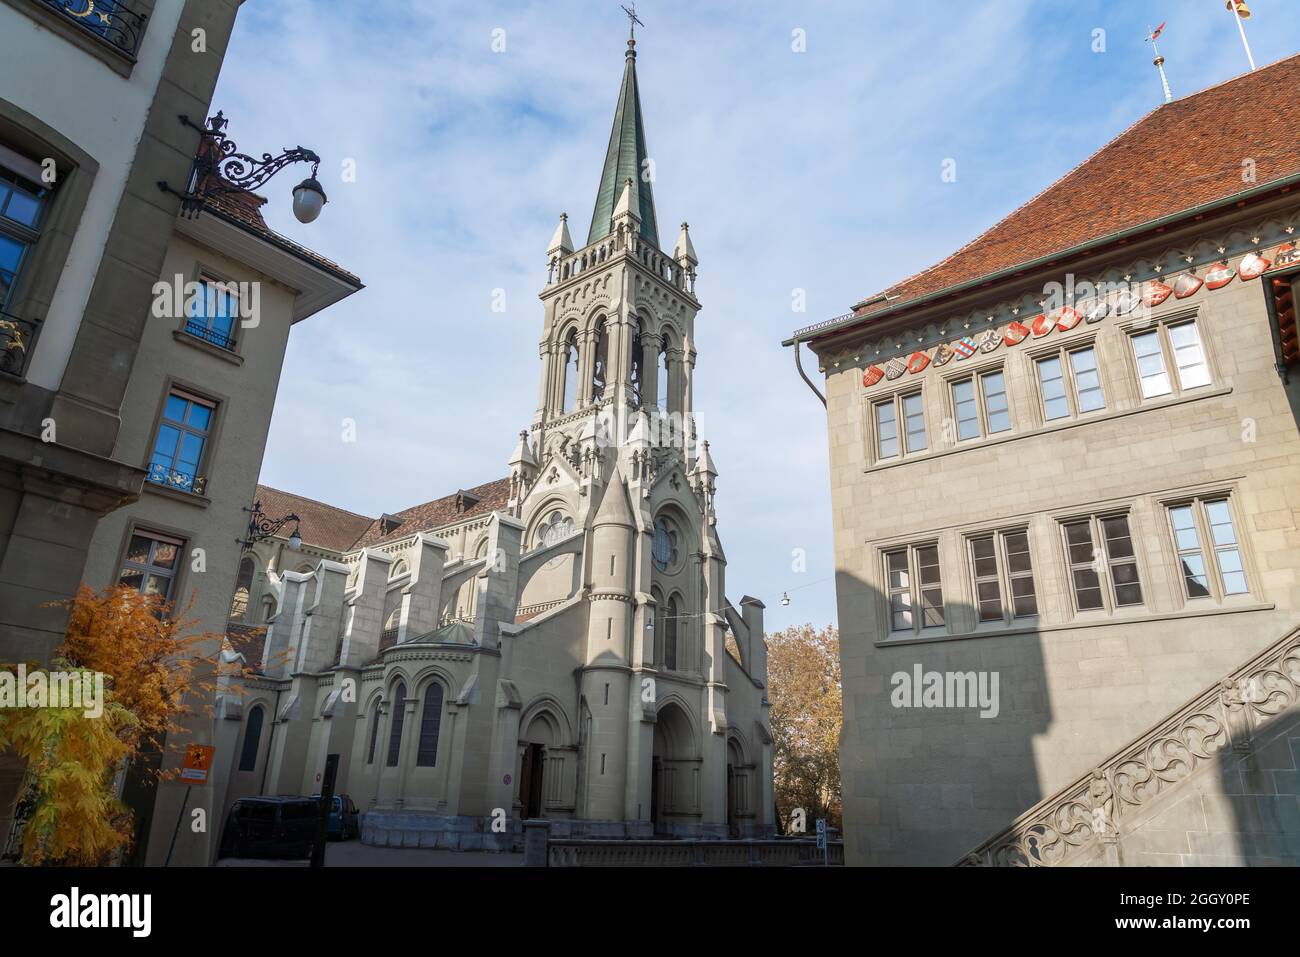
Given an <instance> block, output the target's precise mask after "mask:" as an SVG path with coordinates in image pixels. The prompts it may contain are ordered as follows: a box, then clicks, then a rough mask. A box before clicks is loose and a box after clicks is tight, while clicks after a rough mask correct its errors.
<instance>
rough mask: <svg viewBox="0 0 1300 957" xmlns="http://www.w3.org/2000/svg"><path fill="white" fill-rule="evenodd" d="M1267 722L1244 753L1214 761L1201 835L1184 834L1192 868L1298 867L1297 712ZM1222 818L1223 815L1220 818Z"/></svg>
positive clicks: (1299, 766) (1299, 754)
mask: <svg viewBox="0 0 1300 957" xmlns="http://www.w3.org/2000/svg"><path fill="white" fill-rule="evenodd" d="M1296 704H1297V702H1295V701H1292V702H1291V705H1292V706H1291V708H1290V709H1289V710H1287V711H1283V712H1282V713H1281V714H1279V715H1277V716H1275V717H1273V718H1270V719H1269V720H1268V721H1266V722H1264V723H1263V724H1261V725H1260V726H1259V727H1257V728H1256V729H1255V730H1254V731H1253V732H1252V734H1251V740H1250V748H1249V750H1248V751H1246V752H1245V753H1240V752H1234V751H1227V752H1225V753H1224V754H1223V755H1221V756H1220V757H1219V758H1218V764H1219V781H1220V783H1221V785H1222V792H1221V794H1219V795H1204V796H1203V799H1202V813H1203V814H1204V816H1205V832H1204V833H1189V834H1188V844H1189V849H1190V850H1191V852H1192V857H1193V860H1191V861H1189V863H1195V864H1204V865H1210V864H1228V865H1238V866H1241V865H1245V866H1249V867H1279V866H1282V867H1297V866H1300V708H1297V707H1295V705H1296ZM1225 811H1226V812H1227V813H1224V812H1225Z"/></svg>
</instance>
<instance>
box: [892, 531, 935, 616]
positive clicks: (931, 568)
mask: <svg viewBox="0 0 1300 957" xmlns="http://www.w3.org/2000/svg"><path fill="white" fill-rule="evenodd" d="M885 577H886V581H887V584H888V588H889V630H890V631H892V632H915V631H918V630H920V629H924V628H942V627H943V624H944V616H943V583H942V581H941V578H940V574H939V548H938V546H937V545H916V546H912V547H911V548H901V549H897V550H896V551H891V552H887V553H886V554H885ZM917 608H919V609H920V611H921V613H920V616H919V618H918V617H917V616H916V615H914V614H913V611H914V610H915V609H917Z"/></svg>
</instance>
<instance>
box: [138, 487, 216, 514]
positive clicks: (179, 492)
mask: <svg viewBox="0 0 1300 957" xmlns="http://www.w3.org/2000/svg"><path fill="white" fill-rule="evenodd" d="M143 490H144V491H146V492H153V493H154V494H155V495H161V496H162V497H163V498H172V499H175V500H176V501H178V502H185V503H186V504H189V505H197V506H198V507H199V508H207V507H208V506H209V505H211V504H212V500H211V499H210V498H208V497H207V496H206V495H195V494H194V493H193V492H186V491H184V490H183V489H178V488H168V487H167V486H166V485H159V484H158V483H157V482H150V481H146V482H145V483H144V486H143Z"/></svg>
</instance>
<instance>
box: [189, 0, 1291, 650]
mask: <svg viewBox="0 0 1300 957" xmlns="http://www.w3.org/2000/svg"><path fill="white" fill-rule="evenodd" d="M1293 6H1294V0H1252V2H1251V8H1252V9H1253V10H1254V12H1255V17H1254V19H1253V20H1251V21H1250V22H1249V23H1248V24H1247V31H1248V35H1249V38H1250V42H1251V45H1252V48H1253V50H1254V54H1255V59H1256V62H1257V63H1258V64H1260V65H1261V66H1262V65H1264V64H1266V63H1271V62H1273V61H1275V60H1278V59H1281V58H1283V57H1286V56H1289V55H1291V54H1293V53H1295V52H1297V51H1300V19H1297V18H1296V17H1295V16H1294V9H1293ZM637 12H638V14H639V15H640V17H641V19H642V20H643V21H644V22H645V28H644V30H639V31H638V47H637V49H638V54H639V56H638V61H637V69H638V78H639V80H640V85H641V98H642V107H643V111H644V114H645V122H646V138H647V141H648V144H649V151H650V155H651V156H652V157H653V158H654V160H655V166H656V181H655V201H656V209H657V213H658V218H659V223H660V241H661V242H662V243H663V244H664V245H665V246H668V247H671V244H672V242H673V241H674V239H675V237H676V232H677V224H679V223H680V222H682V221H683V220H686V221H689V222H690V224H691V235H692V238H693V240H694V243H695V247H696V251H697V253H698V255H699V258H700V278H699V286H698V294H699V297H700V299H701V301H702V303H703V310H702V312H701V313H700V316H699V318H698V319H697V321H696V336H697V344H696V345H697V349H698V351H699V359H698V364H697V367H696V377H695V401H696V410H697V417H698V421H699V425H700V431H701V435H702V437H703V438H706V439H709V440H710V441H711V451H712V453H713V455H714V458H715V461H716V463H717V466H718V469H719V472H720V473H721V475H720V478H719V480H718V508H719V512H720V519H719V530H720V532H721V534H722V538H723V545H724V547H725V548H726V549H727V554H728V558H729V566H728V569H727V572H728V574H727V579H728V588H727V591H728V594H729V596H730V597H731V598H732V599H733V600H735V599H738V598H739V597H740V596H741V595H742V594H746V593H747V594H751V595H755V596H757V597H759V598H761V599H763V600H764V601H765V602H766V603H767V606H768V625H769V628H780V627H785V626H787V625H791V624H798V623H803V622H813V623H815V624H825V623H828V622H832V621H834V620H835V618H836V609H835V596H834V589H833V584H832V581H831V576H832V573H833V568H832V561H833V558H832V548H831V530H830V498H829V490H828V472H827V455H826V432H825V419H824V416H823V410H822V407H821V405H820V403H818V402H817V400H816V399H815V398H814V397H813V396H812V394H811V393H810V392H809V391H808V389H807V387H806V386H805V385H804V384H803V383H802V382H801V381H800V379H799V378H798V376H797V375H796V373H795V370H794V366H793V356H792V355H791V353H790V351H789V350H788V349H782V348H781V347H780V341H781V339H782V338H784V337H786V336H787V335H788V334H789V333H790V332H791V331H793V330H794V329H795V328H798V327H801V326H804V325H808V324H810V323H813V322H816V321H819V320H821V319H826V318H830V317H832V316H835V315H839V314H841V313H844V312H847V311H848V310H849V308H850V307H851V306H852V304H853V303H854V302H856V301H858V300H859V299H861V298H863V297H864V296H866V295H867V294H869V293H872V292H876V291H878V290H880V289H882V288H884V287H885V286H887V285H889V284H891V283H892V282H895V281H897V280H898V279H901V278H903V277H905V276H908V275H911V274H912V273H913V272H916V271H917V270H918V269H920V268H923V267H925V266H927V265H929V264H931V263H933V262H934V261H936V260H938V259H941V258H943V257H944V256H945V255H947V254H948V253H949V252H951V251H952V250H953V249H955V248H956V247H958V246H960V245H961V244H963V243H965V242H967V241H968V240H969V239H971V238H972V237H974V236H975V235H976V234H978V233H979V232H980V231H982V230H983V229H984V228H987V227H988V226H989V225H991V224H992V223H994V222H996V221H997V220H998V219H1000V218H1001V217H1002V216H1003V215H1005V214H1006V213H1007V212H1009V211H1010V210H1011V209H1013V208H1014V207H1016V206H1018V205H1020V204H1021V203H1023V202H1025V201H1026V200H1027V199H1029V198H1031V197H1032V196H1033V195H1035V194H1036V193H1038V192H1039V191H1041V190H1042V189H1043V188H1044V187H1046V186H1048V185H1049V184H1050V183H1051V182H1053V181H1054V180H1055V179H1057V178H1058V177H1060V176H1061V175H1062V174H1064V173H1065V172H1067V171H1068V170H1070V169H1071V168H1072V167H1074V166H1075V165H1077V164H1078V163H1080V162H1081V161H1083V160H1084V159H1085V158H1086V157H1087V156H1088V155H1090V154H1091V153H1092V152H1094V151H1095V150H1096V149H1097V148H1099V147H1100V146H1101V145H1103V144H1104V143H1105V142H1106V141H1107V140H1109V139H1111V138H1112V137H1113V136H1115V135H1116V134H1117V133H1119V132H1121V131H1122V130H1123V129H1125V128H1126V127H1128V126H1129V125H1131V124H1132V123H1133V122H1134V121H1136V120H1137V119H1138V118H1140V117H1141V116H1142V115H1143V114H1144V113H1146V112H1147V111H1149V110H1150V109H1153V108H1155V107H1156V106H1158V105H1159V103H1160V102H1161V93H1160V85H1159V79H1158V77H1157V75H1156V72H1155V69H1154V67H1153V66H1152V64H1151V56H1152V55H1151V52H1150V44H1147V43H1144V42H1143V38H1144V37H1145V36H1146V33H1147V29H1148V27H1149V26H1154V25H1155V24H1158V23H1160V22H1161V21H1166V20H1167V21H1169V25H1168V27H1167V28H1166V31H1165V34H1164V35H1163V36H1162V38H1161V41H1160V52H1161V53H1162V54H1164V56H1165V58H1166V60H1167V61H1168V63H1167V69H1168V71H1169V78H1170V83H1171V84H1172V86H1173V90H1174V95H1175V96H1180V95H1186V94H1188V93H1192V92H1195V91H1197V90H1200V89H1203V88H1205V87H1207V86H1210V85H1212V84H1215V83H1218V82H1221V81H1223V80H1225V79H1228V78H1230V77H1232V76H1235V75H1237V74H1239V73H1241V72H1244V71H1245V69H1246V68H1247V64H1246V59H1245V53H1244V52H1243V50H1242V47H1241V43H1240V40H1239V38H1238V36H1237V31H1236V28H1235V26H1234V25H1233V22H1232V19H1231V16H1230V15H1229V14H1228V13H1227V12H1226V11H1225V9H1224V5H1223V4H1222V3H1221V2H1219V0H1160V2H1154V0H1122V2H1119V0H1112V2H1087V0H1037V2H1029V0H963V2H960V3H957V2H953V0H942V2H941V0H909V2H907V3H896V2H888V3H886V2H880V0H874V2H869V3H863V2H861V0H858V2H851V3H850V2H844V3H831V2H827V3H782V2H767V3H762V4H756V3H741V2H733V3H714V2H699V0H697V2H671V3H670V2H666V0H643V2H642V3H641V4H640V5H639V6H638V8H637ZM498 29H500V30H504V31H505V32H504V37H505V50H504V51H503V52H494V51H493V35H494V31H496V30H498ZM1099 29H1100V30H1104V31H1105V38H1104V40H1105V51H1104V52H1094V49H1093V48H1094V45H1095V33H1094V31H1096V30H1099ZM626 30H627V23H626V20H625V18H624V17H623V14H622V12H621V11H620V10H619V4H618V2H616V0H608V2H600V3H595V2H582V3H577V2H561V0H549V2H546V3H541V2H538V3H491V2H476V3H474V4H460V3H450V2H441V0H437V2H432V3H427V2H425V3H417V2H403V0H371V2H366V3H360V2H352V3H331V4H321V3H315V2H308V0H275V2H274V3H272V2H269V0H249V2H248V3H246V4H245V5H244V7H243V9H242V11H241V13H240V15H239V19H238V21H237V23H236V26H235V34H234V36H233V38H232V41H231V45H230V50H229V52H228V55H227V57H226V60H225V65H224V67H223V71H222V76H221V81H220V83H219V85H218V87H217V93H216V97H215V99H214V101H213V107H214V110H215V109H218V108H219V109H224V110H225V111H226V114H227V116H228V117H229V118H230V119H231V127H230V130H229V132H230V133H231V135H232V137H233V138H234V139H235V141H236V142H237V143H239V145H240V147H241V148H242V149H243V150H245V151H247V152H256V153H260V152H262V151H264V150H271V151H275V150H278V149H279V148H281V147H284V146H293V145H297V144H299V143H301V144H302V145H304V146H308V147H311V148H312V149H315V150H316V151H317V152H318V153H320V154H321V156H322V157H323V160H324V162H323V163H322V168H321V181H322V183H323V185H324V187H325V189H326V191H327V192H328V194H329V197H330V203H329V205H328V206H327V207H326V209H325V212H324V214H323V215H322V216H321V218H320V220H318V221H317V222H316V223H315V224H313V225H311V226H302V225H299V224H298V223H297V222H296V221H295V220H294V219H293V217H292V215H291V212H290V209H289V202H288V199H289V190H290V188H291V187H292V186H293V184H294V183H295V182H297V179H296V178H295V175H294V174H293V173H292V172H286V173H283V174H281V176H280V177H278V178H277V179H276V180H274V181H272V182H271V184H269V186H268V187H267V188H266V190H265V192H266V193H267V195H268V196H269V197H270V199H271V202H270V203H269V204H268V206H267V208H266V210H265V212H266V216H267V219H268V221H269V222H270V224H271V225H272V226H273V227H274V228H275V229H277V230H279V231H281V232H283V233H285V234H286V235H288V236H290V237H292V238H294V239H296V240H297V241H299V242H302V243H304V244H305V245H308V246H310V247H312V248H314V249H316V250H318V251H320V252H321V253H323V254H325V255H327V256H329V257H331V258H333V259H335V260H337V261H338V262H341V263H343V264H344V265H345V266H347V267H348V268H349V269H351V270H353V271H354V272H356V273H357V274H358V275H360V276H361V277H362V278H363V280H364V281H365V282H366V284H367V287H368V288H367V289H366V290H365V291H363V292H362V293H360V294H358V295H356V296H354V297H352V298H351V299H349V300H347V301H346V302H344V303H342V304H340V305H338V306H335V307H333V308H332V309H330V310H328V311H326V312H325V313H322V314H320V315H318V316H316V317H313V318H312V319H310V320H308V321H306V322H304V323H301V324H300V325H299V326H297V327H296V328H295V330H294V332H293V334H292V336H291V338H290V343H289V351H288V355H287V357H286V360H285V367H284V376H283V379H282V381H281V384H280V391H279V395H278V397H277V402H276V408H275V415H274V418H273V421H272V426H271V433H270V438H269V441H268V446H267V453H266V459H265V462H264V465H263V470H262V481H263V482H265V483H266V484H269V485H273V486H276V487H278V488H282V489H286V490H289V491H293V492H297V493H299V494H303V495H307V496H310V497H313V498H317V499H320V500H322V501H326V502H329V503H331V504H334V505H338V506H341V507H344V508H349V509H352V510H354V511H358V512H363V513H365V514H369V515H378V514H380V513H382V512H395V511H398V510H400V509H403V508H406V507H409V506H411V505H415V504H417V503H420V502H424V501H427V500H429V499H432V498H436V497H439V496H441V495H445V494H448V493H450V492H453V491H455V490H456V489H457V488H461V487H469V486H471V485H476V484H479V483H482V482H486V481H490V480H492V479H496V478H500V477H501V476H503V475H505V474H506V467H505V461H506V459H507V458H508V457H509V455H510V452H511V451H512V449H513V447H514V444H515V442H516V441H517V434H518V432H519V430H520V429H521V428H525V427H526V426H528V425H529V424H530V423H531V419H532V415H533V412H534V410H535V408H536V404H537V387H538V374H539V364H538V359H537V340H538V337H539V335H540V333H541V323H542V311H541V306H540V303H539V302H538V300H537V293H538V291H539V290H540V289H541V288H542V285H543V284H544V282H545V275H546V270H545V262H546V246H547V243H548V240H549V239H550V236H551V232H552V231H553V229H554V227H555V222H556V220H557V218H558V216H559V213H560V212H562V211H564V212H568V213H569V214H570V223H571V226H572V227H574V228H573V232H574V239H575V241H576V242H578V243H581V242H582V241H583V240H584V239H585V236H586V230H587V225H588V223H589V222H590V218H591V210H592V206H593V205H594V203H595V195H596V187H597V183H598V179H599V175H600V166H601V162H602V160H603V158H604V151H605V145H606V142H607V140H608V137H609V126H610V122H611V120H612V117H613V111H614V104H615V100H616V97H617V92H618V83H619V78H620V75H621V71H622V61H623V50H624V41H625V39H626ZM795 30H802V31H803V32H804V36H805V37H806V51H805V52H794V51H793V50H792V35H793V31H795ZM1292 93H1294V91H1282V90H1279V91H1278V95H1279V96H1283V95H1290V94H1292ZM1152 148H1159V144H1152ZM949 159H951V160H955V162H956V171H957V178H956V181H955V182H944V181H943V179H942V178H941V172H942V168H943V164H944V162H945V160H949ZM345 160H351V161H355V169H356V178H355V181H353V182H345V181H343V179H342V170H343V163H344V161H345ZM498 288H499V289H504V290H505V292H506V300H505V301H506V310H505V312H504V313H502V312H494V311H493V310H492V297H493V290H495V289H498ZM796 289H801V290H804V291H805V293H806V309H807V311H806V312H795V311H794V308H793V302H794V296H793V290H796ZM345 418H350V419H353V420H355V421H356V430H357V441H356V442H355V443H344V442H342V441H341V431H342V429H341V423H342V421H343V420H344V419H345ZM795 549H802V550H803V551H804V552H805V553H806V555H807V565H806V569H805V570H802V571H795V570H793V567H792V562H793V558H792V556H793V553H794V550H795ZM785 591H788V592H789V593H790V597H791V605H790V606H789V607H788V608H783V607H782V606H781V604H780V597H781V594H782V592H785Z"/></svg>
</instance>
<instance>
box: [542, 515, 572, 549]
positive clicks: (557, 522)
mask: <svg viewBox="0 0 1300 957" xmlns="http://www.w3.org/2000/svg"><path fill="white" fill-rule="evenodd" d="M572 534H573V519H571V518H565V517H564V513H563V512H561V511H559V510H558V509H557V510H556V511H554V512H552V513H551V514H550V515H549V516H548V517H547V519H546V524H545V525H543V526H542V535H541V541H540V542H538V544H539V545H543V546H545V545H554V544H555V543H556V542H558V541H562V540H563V539H565V538H568V537H569V536H570V535H572Z"/></svg>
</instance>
